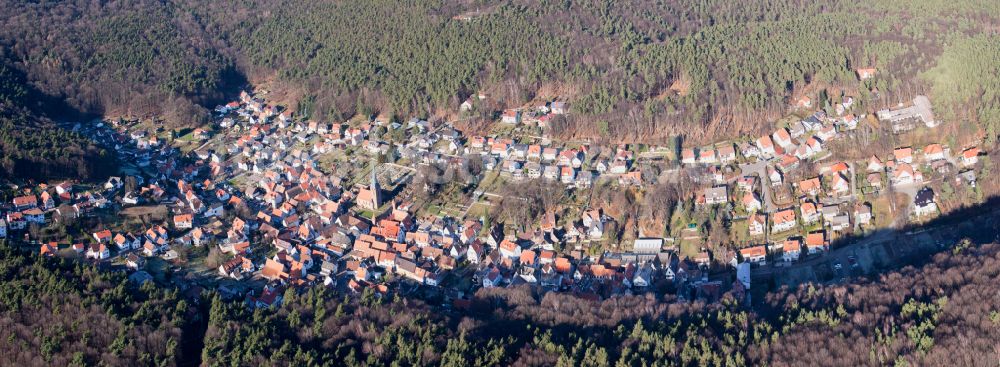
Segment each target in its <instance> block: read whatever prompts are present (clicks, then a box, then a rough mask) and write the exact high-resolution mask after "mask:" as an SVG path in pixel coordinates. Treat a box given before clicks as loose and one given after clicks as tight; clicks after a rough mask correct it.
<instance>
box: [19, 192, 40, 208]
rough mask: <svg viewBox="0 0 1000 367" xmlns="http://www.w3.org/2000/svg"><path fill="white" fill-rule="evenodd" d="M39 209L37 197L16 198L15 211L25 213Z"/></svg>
mask: <svg viewBox="0 0 1000 367" xmlns="http://www.w3.org/2000/svg"><path fill="white" fill-rule="evenodd" d="M37 207H38V198H37V197H35V195H25V196H18V197H16V198H14V210H15V211H23V210H27V209H32V208H37Z"/></svg>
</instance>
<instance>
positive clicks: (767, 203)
mask: <svg viewBox="0 0 1000 367" xmlns="http://www.w3.org/2000/svg"><path fill="white" fill-rule="evenodd" d="M740 171H743V175H744V176H748V175H751V174H754V175H757V178H758V181H760V191H761V192H762V193H763V194H764V212H765V213H774V212H775V211H777V210H778V208H777V206H776V205H774V199H772V198H771V182H770V180H768V178H767V161H764V160H760V161H757V162H756V163H751V164H741V165H740Z"/></svg>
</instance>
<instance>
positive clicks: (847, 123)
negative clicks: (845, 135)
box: [840, 114, 858, 130]
mask: <svg viewBox="0 0 1000 367" xmlns="http://www.w3.org/2000/svg"><path fill="white" fill-rule="evenodd" d="M840 127H841V129H844V130H854V129H857V128H858V118H857V117H856V116H854V114H848V115H846V116H844V117H843V118H842V119H841V123H840Z"/></svg>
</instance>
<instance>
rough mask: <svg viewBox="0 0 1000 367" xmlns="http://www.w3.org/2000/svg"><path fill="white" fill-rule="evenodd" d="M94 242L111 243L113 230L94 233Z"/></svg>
mask: <svg viewBox="0 0 1000 367" xmlns="http://www.w3.org/2000/svg"><path fill="white" fill-rule="evenodd" d="M94 240H95V241H97V243H110V242H111V230H108V229H105V230H102V231H97V232H94Z"/></svg>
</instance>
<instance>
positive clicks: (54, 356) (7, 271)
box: [0, 240, 196, 366]
mask: <svg viewBox="0 0 1000 367" xmlns="http://www.w3.org/2000/svg"><path fill="white" fill-rule="evenodd" d="M70 251H72V250H70ZM0 284H2V286H0V300H2V301H0V328H2V330H3V337H2V338H0V360H3V361H4V364H5V365H8V366H12V365H18V366H70V365H73V366H84V365H87V366H92V365H107V366H136V365H144V366H154V365H155V366H168V365H176V364H177V362H178V361H179V360H180V359H182V358H183V357H182V356H181V355H180V353H179V351H180V350H179V349H178V348H179V347H180V345H181V343H183V342H184V340H183V337H182V334H183V332H182V330H183V329H184V328H185V327H186V325H188V323H189V322H193V321H194V320H193V319H191V317H192V316H195V315H196V314H189V313H188V312H189V311H193V309H189V307H188V306H189V305H188V303H187V302H186V301H184V300H182V299H181V298H180V297H179V294H178V293H177V292H173V291H168V290H163V289H158V288H156V287H153V286H147V287H142V288H138V287H136V286H134V285H133V284H131V283H129V282H128V280H127V279H126V278H125V275H124V274H123V273H109V272H105V271H99V270H97V269H95V268H93V267H91V266H87V265H83V264H78V263H75V262H74V261H72V260H53V259H44V258H40V257H36V256H33V255H28V254H23V253H20V252H18V251H16V250H13V249H11V248H10V247H8V246H7V245H2V240H0Z"/></svg>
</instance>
